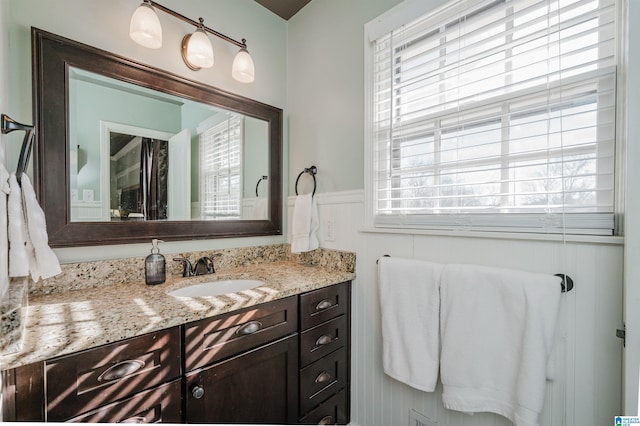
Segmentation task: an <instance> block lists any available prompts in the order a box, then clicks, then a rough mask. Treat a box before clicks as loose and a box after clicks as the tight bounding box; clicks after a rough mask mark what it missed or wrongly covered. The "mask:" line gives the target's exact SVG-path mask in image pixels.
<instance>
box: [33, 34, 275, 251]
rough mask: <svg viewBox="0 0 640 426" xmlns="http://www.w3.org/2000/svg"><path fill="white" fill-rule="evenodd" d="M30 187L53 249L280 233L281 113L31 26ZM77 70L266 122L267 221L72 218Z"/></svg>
mask: <svg viewBox="0 0 640 426" xmlns="http://www.w3.org/2000/svg"><path fill="white" fill-rule="evenodd" d="M31 41H32V67H33V113H34V125H35V129H36V141H35V143H34V152H33V162H34V163H33V176H34V186H35V188H36V192H37V194H38V199H39V201H40V204H41V206H42V208H43V210H44V212H45V216H46V220H47V231H48V233H49V244H50V245H51V246H52V247H70V246H87V245H102V244H127V243H135V242H146V241H149V240H150V239H151V238H159V239H163V240H166V241H171V240H190V239H207V238H231V237H248V236H264V235H281V234H282V126H283V124H282V117H283V114H282V110H281V109H279V108H276V107H272V106H269V105H266V104H263V103H260V102H257V101H254V100H251V99H248V98H244V97H242V96H239V95H235V94H232V93H228V92H225V91H223V90H220V89H217V88H214V87H211V86H207V85H204V84H202V83H199V82H196V81H192V80H188V79H185V78H184V77H180V76H178V75H175V74H171V73H168V72H165V71H162V70H160V69H157V68H153V67H150V66H147V65H143V64H139V63H137V62H134V61H131V60H129V59H126V58H124V57H121V56H118V55H115V54H113V53H110V52H107V51H104V50H100V49H97V48H94V47H91V46H87V45H85V44H82V43H79V42H76V41H73V40H69V39H66V38H63V37H60V36H57V35H55V34H51V33H48V32H46V31H42V30H39V29H37V28H32V29H31ZM69 67H77V68H81V69H84V70H87V71H91V72H94V73H98V74H102V75H105V76H109V77H113V78H116V79H119V80H123V81H126V82H129V83H133V84H137V85H140V86H143V87H147V88H151V89H155V90H159V91H162V92H166V93H170V94H174V95H179V96H181V97H184V98H187V99H191V100H195V101H199V102H203V103H207V104H211V105H215V106H220V107H223V108H226V109H229V110H232V111H235V112H238V113H241V114H244V115H247V116H250V117H255V118H258V119H261V120H265V121H267V122H268V128H269V173H270V175H269V180H268V181H267V182H268V184H269V194H270V198H269V218H270V219H269V220H218V221H214V220H210V221H132V222H71V220H70V216H71V214H70V189H69V173H68V171H69V169H70V156H69V152H68V151H69V149H68V147H69V143H68V140H67V138H68V135H69V117H68V110H69V109H68V106H69V104H68V96H67V94H68V76H69V75H68V72H69Z"/></svg>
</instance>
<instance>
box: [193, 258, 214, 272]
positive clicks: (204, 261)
mask: <svg viewBox="0 0 640 426" xmlns="http://www.w3.org/2000/svg"><path fill="white" fill-rule="evenodd" d="M202 267H204V269H205V270H204V271H202ZM215 272H216V271H215V269H214V268H213V260H211V258H210V257H207V256H203V257H201V258H200V259H198V262H196V271H195V273H196V275H204V274H213V273H215Z"/></svg>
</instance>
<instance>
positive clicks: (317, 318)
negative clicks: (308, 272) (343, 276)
mask: <svg viewBox="0 0 640 426" xmlns="http://www.w3.org/2000/svg"><path fill="white" fill-rule="evenodd" d="M347 293H348V283H346V282H345V283H342V284H336V285H333V286H330V287H324V288H320V289H318V290H314V291H311V292H309V293H305V294H303V295H301V296H300V319H301V321H300V325H301V328H302V330H306V329H307V328H309V327H313V326H315V325H318V324H320V323H323V322H325V321H328V320H330V319H332V318H335V317H337V316H339V315H342V314H344V313H345V312H346V310H347V304H348V303H349V301H348V299H347Z"/></svg>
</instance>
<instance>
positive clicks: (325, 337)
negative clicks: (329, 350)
mask: <svg viewBox="0 0 640 426" xmlns="http://www.w3.org/2000/svg"><path fill="white" fill-rule="evenodd" d="M331 342H333V339H332V338H331V336H329V335H328V334H323V335H322V336H320V337H318V340H316V346H324V345H328V344H329V343H331Z"/></svg>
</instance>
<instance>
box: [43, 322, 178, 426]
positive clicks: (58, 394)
mask: <svg viewBox="0 0 640 426" xmlns="http://www.w3.org/2000/svg"><path fill="white" fill-rule="evenodd" d="M180 365H181V360H180V329H179V328H178V327H174V328H172V329H168V330H163V331H158V332H156V333H151V334H146V335H144V336H139V337H135V338H131V339H127V340H123V341H120V342H117V343H111V344H108V345H104V346H100V347H98V348H94V349H89V350H86V351H82V352H78V353H75V354H72V355H68V356H64V357H60V358H55V359H53V360H51V361H47V362H46V363H45V376H46V380H45V383H46V395H47V397H46V402H47V420H49V421H64V420H67V419H69V418H71V417H75V416H77V415H79V414H82V413H85V412H87V411H90V410H93V409H95V408H97V407H98V406H101V405H104V404H108V403H111V402H114V401H116V400H119V399H122V398H125V397H127V396H130V395H133V394H135V393H137V392H140V391H141V390H144V389H147V388H151V387H153V386H156V385H159V384H161V383H164V382H168V381H170V380H172V379H174V378H177V377H178V376H180V374H181V369H180Z"/></svg>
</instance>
